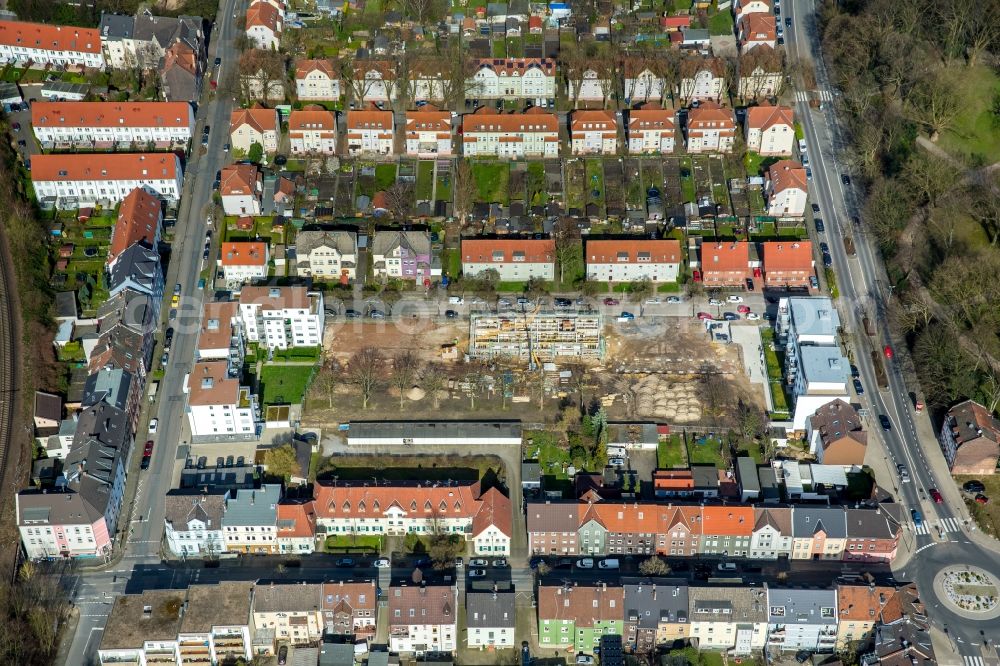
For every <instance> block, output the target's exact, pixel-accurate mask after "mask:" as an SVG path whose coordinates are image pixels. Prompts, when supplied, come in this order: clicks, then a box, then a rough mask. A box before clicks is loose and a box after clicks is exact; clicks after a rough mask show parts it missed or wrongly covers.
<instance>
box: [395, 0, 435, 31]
mask: <svg viewBox="0 0 1000 666" xmlns="http://www.w3.org/2000/svg"><path fill="white" fill-rule="evenodd" d="M399 6H400V8H401V9H402V10H403V15H404V16H406V17H407V18H409V19H412V20H413V22H414V23H416V24H417V25H426V24H427V23H428V22H434V21H435V20H436V18H437V17H439V16H441V11H442V5H441V2H440V0H399Z"/></svg>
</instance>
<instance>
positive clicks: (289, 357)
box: [271, 347, 322, 362]
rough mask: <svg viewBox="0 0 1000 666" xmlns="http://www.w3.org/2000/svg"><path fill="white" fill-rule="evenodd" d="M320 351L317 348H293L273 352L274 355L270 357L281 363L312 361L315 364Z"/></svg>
mask: <svg viewBox="0 0 1000 666" xmlns="http://www.w3.org/2000/svg"><path fill="white" fill-rule="evenodd" d="M321 353H322V350H321V349H320V348H319V347H293V348H291V349H285V350H280V349H276V350H274V355H273V356H272V357H271V358H272V360H273V361H275V362H281V361H293V362H294V361H298V362H304V361H312V362H316V361H318V360H319V357H320V354H321Z"/></svg>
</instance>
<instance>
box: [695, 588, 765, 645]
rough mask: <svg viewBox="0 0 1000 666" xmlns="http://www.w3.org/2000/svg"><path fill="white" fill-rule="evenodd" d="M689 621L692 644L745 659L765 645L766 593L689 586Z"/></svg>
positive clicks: (750, 590)
mask: <svg viewBox="0 0 1000 666" xmlns="http://www.w3.org/2000/svg"><path fill="white" fill-rule="evenodd" d="M688 622H689V623H690V633H689V640H690V641H691V644H692V645H697V646H698V648H699V649H701V650H717V651H726V652H729V653H732V654H733V656H736V657H746V656H748V655H750V654H753V653H755V652H758V651H759V650H761V649H762V648H763V647H764V645H765V644H766V643H767V631H768V615H767V591H766V590H764V589H758V588H753V587H749V588H748V587H728V586H727V587H700V586H691V587H690V588H689V589H688Z"/></svg>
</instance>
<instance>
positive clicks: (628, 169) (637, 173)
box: [623, 157, 646, 210]
mask: <svg viewBox="0 0 1000 666" xmlns="http://www.w3.org/2000/svg"><path fill="white" fill-rule="evenodd" d="M623 169H624V171H625V176H624V178H625V202H626V206H627V207H628V210H645V208H646V189H645V187H643V184H642V161H641V160H639V159H637V158H634V157H630V158H628V159H626V160H625V162H624V163H623Z"/></svg>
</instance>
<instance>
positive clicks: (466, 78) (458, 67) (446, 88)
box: [436, 40, 479, 109]
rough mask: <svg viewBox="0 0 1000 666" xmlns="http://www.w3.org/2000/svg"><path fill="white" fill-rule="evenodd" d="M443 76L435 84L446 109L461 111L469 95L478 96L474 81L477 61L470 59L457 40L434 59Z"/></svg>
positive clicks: (477, 67) (476, 84)
mask: <svg viewBox="0 0 1000 666" xmlns="http://www.w3.org/2000/svg"><path fill="white" fill-rule="evenodd" d="M436 62H437V66H438V67H439V68H440V70H441V72H442V73H443V75H442V76H441V77H440V79H439V80H438V81H437V82H436V83H437V85H438V86H440V89H441V99H442V101H443V102H444V104H445V105H446V106H447V107H450V108H452V109H461V108H463V107H464V106H465V100H466V98H467V97H468V96H469V95H470V94H471V95H473V96H478V92H479V84H478V83H477V82H476V80H475V75H476V71H477V70H478V69H479V61H477V60H473V59H470V58H469V57H468V54H467V53H466V52H465V51H464V50H463V49H462V46H461V44H459V43H458V40H454V44H449V46H448V49H447V50H446V51H444V52H443V53H441V54H440V55H439V56H438V57H437V58H436Z"/></svg>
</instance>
